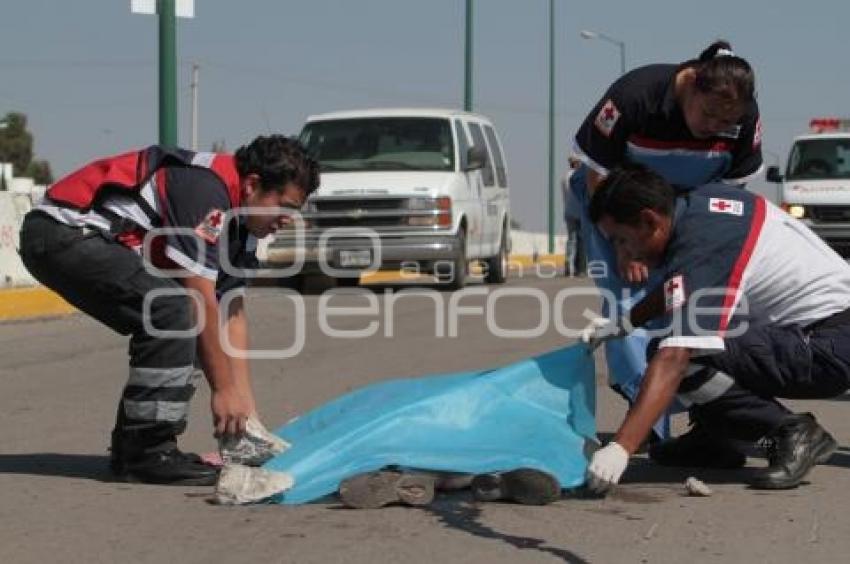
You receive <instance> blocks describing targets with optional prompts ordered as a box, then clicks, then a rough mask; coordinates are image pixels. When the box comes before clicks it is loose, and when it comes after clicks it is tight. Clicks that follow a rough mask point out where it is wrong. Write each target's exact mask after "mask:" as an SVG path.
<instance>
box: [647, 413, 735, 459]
mask: <svg viewBox="0 0 850 564" xmlns="http://www.w3.org/2000/svg"><path fill="white" fill-rule="evenodd" d="M649 458H650V460H652V461H653V462H655V463H656V464H660V465H661V466H681V467H688V468H692V467H696V468H721V469H734V468H741V467H742V466H744V464H746V463H747V457H746V456H745V455H744V454H743V453H742V452H739V451H738V450H736V449H735V448H733V447H732V446H731V445H729V444H727V443H725V442H723V441H722V440H718V439H715V438H713V437H710V436H709V435H708V434H707V433H706V432H705V431H703V430H702V428H701V427H700V426H699V424H696V425H694V426H693V427H692V428H691V430H690V431H688V432H687V433H685V434H683V435H680V436H678V437H675V438H672V439H666V440H663V441H660V442H657V443H655V444H652V445H650V447H649Z"/></svg>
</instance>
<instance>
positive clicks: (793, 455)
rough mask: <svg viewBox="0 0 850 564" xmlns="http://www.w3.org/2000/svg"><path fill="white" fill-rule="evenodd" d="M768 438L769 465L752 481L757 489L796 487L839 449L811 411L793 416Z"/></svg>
mask: <svg viewBox="0 0 850 564" xmlns="http://www.w3.org/2000/svg"><path fill="white" fill-rule="evenodd" d="M765 439H766V440H765V442H766V443H767V462H768V466H767V468H765V469H763V470H761V471H759V472H758V474H756V476H755V477H754V478H753V480H752V482H751V485H752V486H753V487H754V488H757V489H765V490H785V489H790V488H796V487H797V486H798V485H800V482H801V481H802V480H803V478H804V477H805V476H806V474H808V473H809V470H811V469H812V468H813V467H814V466H815V465H816V464H823V463H824V462H826V461H827V460H829V457H830V456H832V453H833V452H835V449H836V448H838V443H837V442H835V439H834V438H832V435H830V434H829V433H827V432H826V430H825V429H824V428H823V427H821V426H820V425H818V422H817V421H816V420H815V418H814V416H813V415H812V414H811V413H803V414H800V415H794V416H793V417H791V418H789V419H788V420H787V421H786V422H785V423H783V424H782V425H780V426H779V428H778V429H776V431H774V432H773V433H772V434H770V435H769V436H767V437H765Z"/></svg>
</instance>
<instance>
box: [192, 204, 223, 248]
mask: <svg viewBox="0 0 850 564" xmlns="http://www.w3.org/2000/svg"><path fill="white" fill-rule="evenodd" d="M223 227H224V212H223V211H221V210H216V209H214V210H210V212H209V213H208V214H207V215H206V217H204V220H203V221H202V222H201V223H200V224H199V225H198V226H197V227H196V228H195V233H197V234H198V236H199V237H200V238H201V239H203V240H204V241H206V242H207V243H218V238H219V237H220V236H221V230H222V228H223Z"/></svg>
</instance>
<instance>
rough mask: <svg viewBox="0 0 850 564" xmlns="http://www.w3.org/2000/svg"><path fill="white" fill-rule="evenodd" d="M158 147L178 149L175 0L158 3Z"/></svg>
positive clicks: (163, 0) (159, 1) (162, 0)
mask: <svg viewBox="0 0 850 564" xmlns="http://www.w3.org/2000/svg"><path fill="white" fill-rule="evenodd" d="M157 13H158V15H159V143H160V145H166V146H171V147H175V146H177V21H176V20H177V16H176V13H175V8H174V0H158V4H157Z"/></svg>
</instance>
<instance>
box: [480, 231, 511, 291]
mask: <svg viewBox="0 0 850 564" xmlns="http://www.w3.org/2000/svg"><path fill="white" fill-rule="evenodd" d="M507 278H508V234H507V230H506V229H503V230H502V240H501V241H500V242H499V252H498V253H496V256H493V257H490V258H488V259H487V276H486V278H485V280H486V281H487V283H488V284H504V283H505V280H507Z"/></svg>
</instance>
